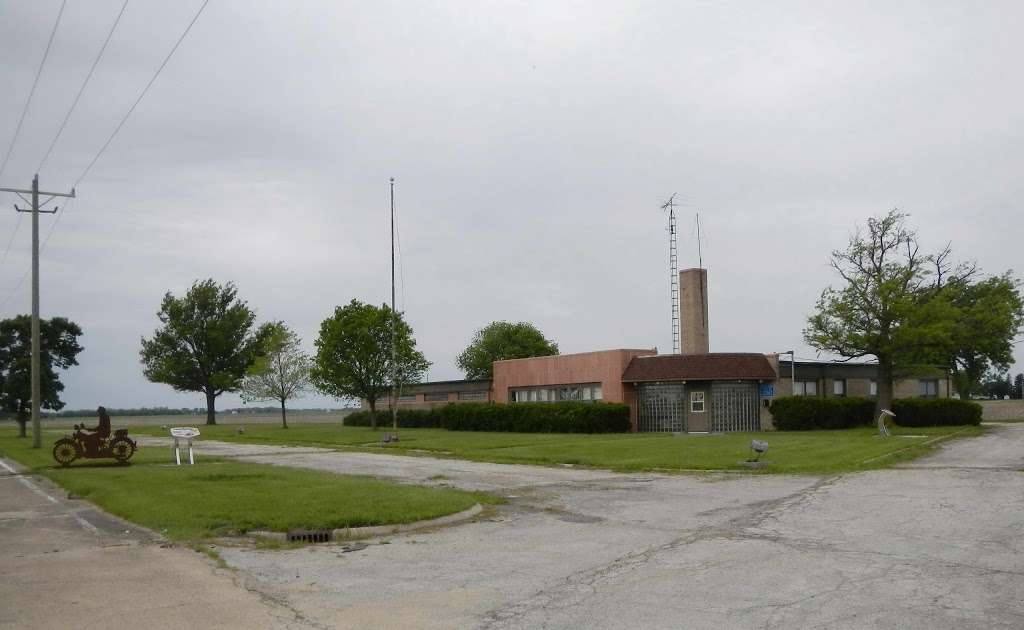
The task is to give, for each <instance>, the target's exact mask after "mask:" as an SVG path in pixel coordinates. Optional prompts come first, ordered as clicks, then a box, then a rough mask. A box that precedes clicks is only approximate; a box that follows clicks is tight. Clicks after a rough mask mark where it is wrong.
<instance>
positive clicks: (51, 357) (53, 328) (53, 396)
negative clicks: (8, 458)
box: [0, 315, 82, 437]
mask: <svg viewBox="0 0 1024 630" xmlns="http://www.w3.org/2000/svg"><path fill="white" fill-rule="evenodd" d="M81 336H82V329H81V328H79V326H78V324H76V323H74V322H72V321H70V320H68V319H65V318H63V317H54V318H53V319H40V320H39V367H40V371H39V393H40V400H39V406H40V407H41V408H43V409H53V410H54V411H59V410H60V409H62V408H63V407H64V402H63V401H62V400H61V399H60V393H61V392H62V391H64V384H63V383H61V382H60V377H59V376H58V374H57V371H56V370H57V369H61V370H66V369H68V368H69V367H71V366H73V365H78V360H77V358H76V357H77V356H78V353H80V352H81V351H82V346H80V345H79V344H78V338H79V337H81ZM0 408H2V409H3V410H4V411H5V412H6V413H9V414H12V415H14V417H15V419H16V420H17V421H18V435H19V437H25V423H26V422H27V421H28V419H29V414H30V413H31V409H32V318H31V317H30V316H29V315H18V316H17V317H13V318H11V319H5V320H2V321H0Z"/></svg>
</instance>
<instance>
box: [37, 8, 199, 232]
mask: <svg viewBox="0 0 1024 630" xmlns="http://www.w3.org/2000/svg"><path fill="white" fill-rule="evenodd" d="M209 3H210V0H203V4H202V5H200V6H199V10H198V11H196V14H195V15H194V16H192V21H191V22H189V23H188V26H186V27H185V30H184V31H183V32H182V34H181V37H179V38H178V41H176V42H174V46H173V47H171V51H170V52H169V53H167V56H166V57H164V60H163V62H162V63H161V64H160V67H158V68H157V69H156V72H155V73H153V77H152V78H151V79H150V80H149V83H147V84H146V87H144V88H142V91H141V92H139V96H138V97H137V98H136V99H135V102H134V103H132V106H131V107H129V108H128V111H127V112H125V115H124V116H123V117H122V118H121V121H120V122H119V123H117V126H116V127H114V131H113V132H111V134H110V137H108V138H107V141H106V142H104V143H103V146H101V147H100V150H99V151H98V152H97V153H96V155H95V156H94V157H93V158H92V160H90V161H89V165H88V166H86V167H85V170H84V171H82V174H81V175H79V176H78V179H76V180H75V183H74V185H73V186H72V187H73V188H74V187H77V186H78V185H79V184H80V183H81V182H82V180H83V179H85V178H86V176H87V175H88V174H89V171H91V170H92V167H93V166H95V165H96V162H97V161H99V159H100V156H102V155H103V153H104V151H106V150H107V147H109V146H110V143H111V142H113V141H114V138H115V137H116V136H117V134H118V132H120V131H121V128H122V127H124V123H125V122H127V120H128V117H129V116H131V115H132V112H134V111H135V108H136V107H138V106H139V103H140V102H142V99H143V97H145V96H146V93H147V92H149V88H151V87H153V84H154V83H156V79H157V77H159V76H160V73H161V72H162V71H163V69H164V67H165V66H166V65H167V62H169V61H170V60H171V57H173V56H174V53H175V51H177V50H178V46H180V45H181V42H183V41H184V40H185V37H186V36H187V35H188V33H189V31H191V30H192V27H193V26H194V25H195V23H196V20H198V19H199V16H200V15H202V13H203V10H204V9H205V8H206V5H207V4H209ZM55 223H56V222H55Z"/></svg>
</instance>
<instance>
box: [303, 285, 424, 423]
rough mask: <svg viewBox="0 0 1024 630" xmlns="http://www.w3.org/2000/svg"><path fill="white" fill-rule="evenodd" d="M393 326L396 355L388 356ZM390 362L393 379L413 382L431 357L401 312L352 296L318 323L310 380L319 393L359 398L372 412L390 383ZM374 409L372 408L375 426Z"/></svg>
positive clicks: (384, 394)
mask: <svg viewBox="0 0 1024 630" xmlns="http://www.w3.org/2000/svg"><path fill="white" fill-rule="evenodd" d="M392 326H394V331H395V346H396V352H395V361H394V363H393V362H392V360H391V331H392ZM392 366H394V368H395V372H396V374H397V378H396V382H397V384H399V385H400V384H402V383H418V382H419V381H420V380H422V379H423V375H424V374H425V373H426V371H427V368H429V367H430V362H429V361H427V359H426V358H425V357H424V356H423V353H422V352H420V351H419V350H417V349H416V340H415V339H414V338H413V334H412V328H411V327H410V326H409V325H408V324H407V323H405V321H404V320H403V318H402V314H401V313H394V312H393V311H392V310H391V308H390V307H388V306H387V305H386V304H385V305H382V306H380V307H376V306H373V305H372V304H364V303H362V302H360V301H359V300H352V301H351V302H349V303H348V304H347V305H345V306H339V307H337V308H336V309H334V314H333V315H332V316H331V317H328V318H327V319H325V320H324V321H323V323H322V324H320V336H319V337H318V338H317V340H316V355H315V357H314V359H313V370H312V381H313V384H314V386H315V387H316V388H317V389H318V390H320V391H321V392H322V393H324V394H327V395H329V396H334V397H336V398H364V399H366V402H367V403H369V405H370V410H371V411H374V412H376V410H377V401H378V400H379V399H380V398H381V397H384V396H386V395H387V392H388V390H389V389H390V388H391V385H392V380H391V374H392ZM376 416H377V414H376V413H373V414H371V422H372V426H373V428H374V429H376V428H377V417H376Z"/></svg>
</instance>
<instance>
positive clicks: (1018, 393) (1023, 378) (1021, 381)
mask: <svg viewBox="0 0 1024 630" xmlns="http://www.w3.org/2000/svg"><path fill="white" fill-rule="evenodd" d="M1012 397H1013V398H1017V399H1024V374H1018V375H1017V376H1016V377H1014V379H1013V396H1012Z"/></svg>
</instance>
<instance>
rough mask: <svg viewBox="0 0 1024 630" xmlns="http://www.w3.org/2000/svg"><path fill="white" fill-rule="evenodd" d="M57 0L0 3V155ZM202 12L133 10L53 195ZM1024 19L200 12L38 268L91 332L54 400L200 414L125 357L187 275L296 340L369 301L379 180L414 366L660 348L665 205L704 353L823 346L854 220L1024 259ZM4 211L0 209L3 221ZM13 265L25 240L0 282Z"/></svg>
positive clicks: (51, 170) (750, 12)
mask: <svg viewBox="0 0 1024 630" xmlns="http://www.w3.org/2000/svg"><path fill="white" fill-rule="evenodd" d="M58 4H59V3H57V2H56V1H49V2H32V3H27V2H16V1H13V0H12V1H8V2H3V3H0V13H2V15H3V17H4V19H2V20H0V59H3V60H4V61H3V65H2V67H3V70H4V74H5V76H4V78H5V85H6V86H7V88H8V89H6V90H5V91H3V92H0V147H2V148H4V149H5V148H6V143H7V142H8V141H9V140H8V139H9V137H10V135H9V134H10V133H11V132H12V131H13V126H14V122H15V121H16V119H17V115H18V114H19V113H20V111H21V107H22V106H23V104H24V99H25V97H26V95H27V92H28V88H29V86H30V84H31V80H32V76H33V74H34V72H35V68H36V66H37V64H38V61H39V57H40V55H41V54H42V47H43V45H44V44H45V38H46V36H47V35H48V33H49V29H50V28H51V26H52V20H53V18H54V16H55V15H56V11H57V7H58ZM119 7H120V3H119V2H117V1H116V0H109V1H103V2H100V1H97V2H90V3H69V6H68V9H67V11H66V13H65V17H64V22H63V24H62V26H61V28H60V31H59V32H58V34H57V38H56V40H55V43H54V49H53V52H52V54H51V58H50V60H49V62H48V64H47V66H46V69H45V72H44V74H43V77H42V79H41V81H40V88H39V92H38V94H37V95H36V99H35V102H34V104H33V106H32V109H31V111H30V113H29V117H28V119H27V121H26V126H25V129H24V131H23V134H22V138H21V139H20V140H19V142H18V144H17V146H16V148H15V152H14V155H13V158H12V161H11V164H10V166H9V168H8V170H7V172H6V173H4V175H3V180H4V182H5V185H8V183H14V184H18V185H21V184H27V183H28V181H29V179H30V178H31V174H32V172H33V169H34V168H35V165H36V164H37V163H38V160H39V159H40V157H41V156H42V152H43V151H44V149H45V146H46V144H47V143H48V142H49V140H50V138H51V137H52V135H53V133H54V132H55V131H56V127H57V125H58V124H59V122H60V119H61V117H62V116H63V112H64V111H65V109H66V107H67V106H68V104H69V103H70V100H71V98H72V97H73V96H74V92H75V90H76V89H77V87H78V84H79V82H80V81H81V79H82V77H83V76H84V74H85V72H86V71H87V70H88V66H89V64H90V63H91V61H92V57H93V55H94V54H95V52H96V50H97V49H98V47H99V45H100V43H101V41H102V38H103V36H104V35H105V32H106V29H107V28H109V24H110V22H111V21H112V20H113V18H114V16H115V15H116V12H117V10H118V8H119ZM196 7H198V2H190V3H138V4H136V3H132V4H129V7H128V10H127V12H126V14H125V18H124V20H123V22H122V23H121V25H120V27H119V29H118V31H117V33H116V34H115V36H114V39H113V40H112V42H111V45H110V48H109V49H108V51H107V55H106V58H105V59H104V61H103V63H102V64H101V65H100V67H99V69H98V70H97V73H96V75H95V77H94V79H93V82H92V83H91V84H90V86H89V88H88V90H87V92H86V94H85V96H84V97H83V100H82V102H81V104H80V106H79V109H78V111H76V113H75V115H74V116H73V118H72V120H71V122H70V123H69V125H68V128H67V130H66V132H65V135H64V137H63V138H62V139H61V142H60V143H59V144H58V146H57V149H56V151H55V153H54V156H53V157H52V158H51V160H50V162H49V163H48V166H47V168H46V169H45V170H44V171H43V172H42V173H41V176H42V183H43V186H44V187H46V188H54V189H59V188H62V187H64V186H68V185H70V182H72V181H73V180H74V179H75V178H76V177H77V176H78V175H79V173H80V172H81V171H82V169H83V168H84V167H85V164H87V163H88V161H89V159H90V158H91V157H92V155H94V153H95V151H96V150H97V149H98V148H99V146H100V145H101V144H102V142H103V140H104V139H105V137H106V135H107V134H109V132H110V130H111V129H112V128H113V126H114V125H115V124H116V122H117V121H118V120H119V119H120V117H121V116H122V115H123V113H124V111H125V110H126V108H127V107H128V106H129V105H130V104H131V102H132V100H133V99H134V98H135V96H136V95H137V94H138V91H139V90H140V89H141V88H142V86H143V85H145V83H146V81H147V80H148V79H149V76H150V75H151V73H152V71H153V70H154V69H155V68H156V66H157V65H158V64H159V63H160V61H161V59H162V57H163V55H165V54H166V52H167V50H168V49H169V47H170V46H171V45H172V44H173V42H174V40H175V38H177V36H178V35H179V34H180V32H181V29H183V28H184V26H185V24H187V22H188V20H189V19H190V18H191V14H192V12H194V10H195V8H196ZM1022 18H1024V10H1022V8H1021V7H1020V6H1019V4H1017V3H1010V2H1007V3H995V2H993V3H985V4H983V5H978V4H977V3H947V4H944V5H942V6H938V5H936V4H934V3H904V4H900V5H899V6H893V4H892V3H869V4H866V5H865V4H857V5H855V6H854V5H850V6H828V7H826V6H822V5H820V4H818V3H792V4H774V3H773V4H771V5H768V4H765V3H731V4H720V3H713V4H704V3H690V4H680V3H667V2H646V3H540V2H538V3H516V4H513V3H503V2H493V3H480V2H473V3H454V2H438V3H405V2H376V3H319V4H314V3H276V2H213V3H211V4H210V6H209V7H208V8H207V10H206V13H205V14H204V15H203V16H202V18H201V19H200V21H199V22H198V23H197V24H196V26H195V28H194V29H193V31H192V32H191V33H190V34H189V36H188V38H187V39H186V40H185V42H184V44H183V45H182V47H181V49H180V50H179V51H178V53H177V54H176V56H175V57H174V58H173V59H172V61H171V63H170V64H169V65H168V66H167V68H166V69H165V71H164V73H163V74H162V75H161V76H160V78H159V80H158V82H157V83H156V84H155V85H154V87H153V89H152V91H151V92H150V93H149V95H148V96H147V97H146V99H145V100H144V101H143V102H142V104H141V105H140V106H139V108H138V110H137V111H136V112H135V113H134V114H133V116H132V117H131V118H130V120H129V121H128V123H127V125H126V126H125V127H124V129H123V130H122V132H121V134H120V135H119V136H118V138H117V139H116V140H115V141H114V143H113V144H112V145H111V147H110V149H109V150H108V151H107V153H106V154H105V155H104V156H103V157H102V159H101V160H100V162H99V163H98V164H97V165H96V167H95V168H94V169H93V171H92V173H91V174H90V176H89V177H88V178H87V179H86V180H85V181H84V182H83V183H82V185H81V186H80V187H79V193H80V199H79V200H78V201H76V202H75V203H74V204H73V205H72V207H71V208H70V210H69V211H68V213H67V214H66V215H65V216H64V217H63V218H62V220H61V224H60V225H59V226H58V227H57V229H56V230H55V232H54V236H53V238H52V240H51V242H50V244H49V246H48V248H47V250H46V251H45V253H44V256H43V274H44V275H43V287H44V290H43V312H44V315H51V314H62V315H67V316H69V317H71V318H72V319H74V320H76V321H78V322H79V323H81V325H82V326H83V328H84V329H85V332H86V334H85V338H84V340H83V343H84V345H85V346H86V348H87V349H86V351H85V352H84V353H83V354H82V356H81V366H80V367H77V368H75V369H73V370H72V371H71V372H69V373H68V375H67V379H66V382H67V384H68V389H67V392H66V401H67V402H68V404H69V405H70V406H72V407H91V406H93V405H95V404H98V403H104V404H108V405H111V406H129V405H141V404H149V405H153V404H171V405H182V406H185V405H188V406H193V405H200V404H202V401H201V397H199V396H195V395H186V394H180V395H179V394H174V393H173V392H172V391H171V390H170V389H169V388H167V387H165V386H163V385H156V384H151V383H147V382H146V381H145V380H144V379H143V377H142V375H141V370H140V367H139V365H138V358H137V352H138V345H139V338H140V336H143V335H149V334H150V333H151V332H152V330H153V329H154V328H155V326H156V324H157V322H156V318H155V312H156V310H157V308H158V306H159V301H160V298H161V296H162V294H163V293H164V291H167V290H171V291H173V292H176V293H180V292H182V291H184V290H185V289H186V288H187V287H188V285H189V284H190V283H191V282H192V281H193V280H194V279H197V278H204V277H213V278H216V279H218V280H221V281H224V280H234V281H235V282H236V283H237V284H238V286H239V289H240V292H241V295H242V296H243V297H244V298H245V299H247V300H248V301H249V302H250V304H251V305H253V306H254V307H255V308H256V309H258V311H259V315H260V317H261V318H263V319H284V320H286V321H287V322H288V323H290V324H291V325H292V326H294V327H295V328H296V329H297V330H298V331H299V333H300V334H301V335H302V336H303V338H304V339H305V340H306V343H307V345H308V346H309V347H310V348H311V347H312V341H313V339H314V338H315V335H316V331H317V329H318V326H319V322H320V321H321V320H322V319H323V318H324V317H326V316H327V315H328V314H329V313H330V312H331V310H332V309H333V307H334V306H335V305H338V304H343V303H345V302H347V301H348V300H349V299H351V298H359V299H362V300H368V301H373V302H382V301H384V300H385V299H387V296H388V251H387V246H388V223H387V180H388V177H391V176H394V177H396V178H397V179H398V189H397V199H398V209H399V224H400V230H401V241H402V263H403V270H404V274H403V275H404V288H403V289H401V290H400V306H402V307H404V309H405V310H406V312H407V317H408V319H409V320H410V322H411V323H412V325H413V326H414V328H415V330H416V333H417V338H418V340H419V343H420V346H421V347H422V348H423V350H424V351H425V353H426V354H427V357H428V358H429V359H430V360H432V361H433V362H434V366H433V368H432V369H431V371H430V376H431V378H451V377H457V376H458V372H457V370H456V368H455V366H454V357H455V355H456V354H457V353H458V352H459V351H460V350H461V349H462V347H463V346H464V345H465V343H466V342H467V341H468V339H469V338H470V336H471V335H472V332H473V331H474V329H476V328H477V327H479V326H482V325H483V324H486V323H487V322H489V321H491V320H493V319H499V318H502V319H523V320H529V321H532V322H534V323H536V324H537V325H538V326H539V327H540V328H541V329H542V330H544V331H545V332H546V333H547V334H548V335H549V336H551V337H553V338H554V339H556V340H557V341H558V342H559V344H560V346H561V348H562V350H563V351H564V352H573V351H584V350H593V349H601V348H612V347H621V346H628V347H650V346H658V347H659V348H660V349H662V350H663V351H664V350H667V349H669V348H670V338H669V323H668V286H667V285H668V272H667V262H666V259H667V255H666V241H667V235H666V232H665V219H664V215H663V214H662V213H661V211H660V210H659V209H658V206H659V205H660V204H661V203H662V202H663V201H664V199H665V198H667V196H668V195H669V194H671V193H672V192H675V191H678V192H679V193H680V196H681V198H682V200H683V202H684V206H683V210H682V214H681V221H682V228H681V232H682V239H681V248H682V249H681V263H682V264H683V266H690V265H694V264H696V251H695V250H696V247H695V239H694V237H693V234H692V225H693V213H694V211H695V210H696V209H697V208H699V209H700V210H701V219H702V223H703V225H704V227H705V235H706V241H705V243H704V254H705V262H706V264H707V266H708V267H709V269H710V271H709V273H710V301H711V304H710V308H711V335H712V341H711V345H712V349H713V350H717V351H725V350H741V351H777V350H786V349H789V348H790V347H796V349H797V351H798V353H800V354H802V355H803V356H813V351H811V350H810V349H808V348H806V347H805V346H804V345H803V344H802V341H801V335H800V331H801V329H802V327H803V325H804V320H805V317H806V315H807V314H808V313H809V312H810V311H811V310H812V308H813V305H814V301H815V299H816V297H817V295H818V293H820V291H821V289H822V288H823V287H824V286H826V285H827V284H828V283H830V282H833V281H834V278H833V277H832V276H831V274H830V271H829V269H828V266H827V259H828V253H829V251H830V250H832V249H835V248H840V247H842V246H843V245H844V244H845V242H846V239H847V238H848V235H849V234H850V232H851V231H852V229H853V227H854V225H855V224H856V223H857V222H858V221H860V222H863V221H864V219H865V218H866V217H867V216H869V215H871V214H878V213H881V212H884V211H886V210H887V209H888V208H891V207H893V206H899V207H901V208H903V209H905V210H906V211H908V212H911V213H912V215H913V222H914V223H915V224H916V225H917V227H918V228H919V231H920V234H921V237H922V239H923V240H924V241H925V243H926V244H927V245H929V246H931V247H940V246H942V245H944V244H945V242H946V241H952V243H953V246H954V248H955V250H956V252H957V253H958V254H959V255H960V256H962V257H965V258H976V259H977V260H978V262H979V263H980V265H981V266H982V267H983V268H984V269H985V270H987V271H989V272H993V273H996V272H1001V271H1003V270H1005V269H1008V268H1011V267H1015V266H1016V267H1020V266H1021V265H1020V263H1019V261H1020V255H1019V252H1020V246H1019V244H1018V243H1019V242H1020V238H1021V234H1022V230H1021V229H1020V228H1019V227H1017V225H1018V224H1019V223H1020V221H1021V216H1022V215H1021V212H1020V205H1019V204H1020V202H1019V200H1020V199H1021V198H1022V197H1024V195H1022V193H1024V183H1022V179H1021V178H1020V176H1019V174H1020V172H1021V167H1022V166H1024V156H1022V148H1024V138H1022V136H1024V124H1022V123H1024V113H1022V112H1024V108H1022V107H1021V96H1022V94H1024V86H1022V77H1024V73H1022V72H1021V68H1020V61H1019V60H1020V59H1022V58H1024V43H1021V41H1020V38H1019V37H1018V36H1017V34H1018V33H1019V32H1020V31H1021V26H1022ZM52 220H53V219H52V218H44V219H43V224H44V226H45V225H46V224H47V223H48V222H49V221H52ZM14 224H15V216H14V213H13V211H7V212H3V213H0V234H2V235H9V233H10V232H9V230H11V229H13V227H14ZM0 240H2V243H0V245H2V244H4V243H6V239H5V238H4V239H0ZM27 265H28V230H27V222H25V223H24V224H23V225H22V226H21V231H20V232H19V235H18V240H17V241H16V244H15V247H14V249H13V251H12V253H11V256H10V257H9V259H8V261H7V263H6V264H5V265H4V266H3V267H2V268H0V290H2V291H3V293H2V294H0V295H6V293H7V291H8V290H9V289H10V288H11V287H13V286H14V284H15V283H16V282H17V280H18V278H19V277H20V276H21V275H22V273H23V272H24V269H26V268H27ZM27 289H28V287H27V283H25V286H23V287H22V289H20V290H19V291H18V292H17V293H16V295H15V296H14V298H13V299H12V300H11V301H10V302H9V303H8V304H7V305H6V306H5V307H4V308H3V312H2V313H0V316H4V317H6V316H10V315H12V314H14V313H16V312H25V311H27V310H28V305H29V302H28V299H29V297H28V291H27ZM1017 369H1018V370H1019V369H1021V367H1020V365H1019V364H1018V367H1017ZM236 402H237V399H233V398H230V397H227V396H225V397H224V399H223V400H222V402H221V403H220V404H221V405H224V406H231V405H233V404H235V403H236ZM329 402H330V401H327V400H325V399H323V398H320V397H317V396H311V397H310V398H308V399H307V400H305V401H302V402H301V403H300V404H305V405H319V404H327V403H329Z"/></svg>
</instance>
